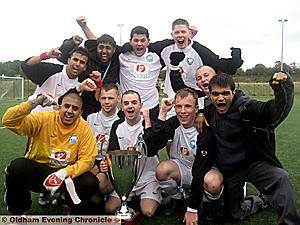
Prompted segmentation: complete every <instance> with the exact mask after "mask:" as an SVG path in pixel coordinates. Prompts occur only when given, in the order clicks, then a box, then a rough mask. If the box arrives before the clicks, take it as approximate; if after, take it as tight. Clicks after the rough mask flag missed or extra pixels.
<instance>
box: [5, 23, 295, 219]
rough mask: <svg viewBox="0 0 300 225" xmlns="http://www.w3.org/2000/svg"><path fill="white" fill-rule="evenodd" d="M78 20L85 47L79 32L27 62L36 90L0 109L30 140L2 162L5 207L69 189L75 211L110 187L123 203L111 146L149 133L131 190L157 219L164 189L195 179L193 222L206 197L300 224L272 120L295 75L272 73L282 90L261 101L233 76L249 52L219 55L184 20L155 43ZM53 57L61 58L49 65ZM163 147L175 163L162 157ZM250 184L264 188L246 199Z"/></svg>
mask: <svg viewBox="0 0 300 225" xmlns="http://www.w3.org/2000/svg"><path fill="white" fill-rule="evenodd" d="M77 23H78V24H79V25H80V26H81V28H82V30H83V32H84V33H85V35H86V37H87V39H88V40H87V41H85V43H84V45H85V47H79V45H80V44H81V42H82V41H83V39H82V38H81V37H79V36H74V37H72V38H70V39H67V40H65V41H64V42H63V44H62V46H61V47H60V48H53V49H51V50H50V51H48V52H45V53H42V54H41V55H39V56H33V57H30V58H29V59H27V60H26V61H25V62H24V63H23V64H22V70H23V71H24V73H25V74H26V76H27V77H28V78H29V79H30V80H31V81H33V82H34V83H36V84H38V87H37V89H36V91H35V94H34V95H33V96H31V97H30V98H29V99H28V101H27V102H23V103H21V104H20V105H18V106H15V107H12V108H9V109H8V110H7V112H6V113H5V115H4V116H3V119H2V120H3V124H4V125H5V126H6V127H7V128H8V129H11V130H12V131H13V132H15V133H18V134H19V135H25V136H28V137H29V138H28V147H27V150H26V155H25V157H21V158H17V159H15V160H13V161H12V162H11V163H10V165H9V166H8V167H7V168H6V170H5V174H6V182H5V188H6V193H5V201H6V204H7V210H8V212H10V213H11V214H24V213H26V212H27V211H29V210H30V207H31V194H30V191H34V192H39V193H43V195H42V196H41V197H45V196H46V195H47V194H49V193H50V194H53V193H55V192H60V193H63V195H62V197H63V198H64V200H65V202H66V203H67V204H68V205H69V206H70V207H71V209H72V213H77V212H78V210H80V206H81V205H82V204H83V203H84V202H86V201H88V200H89V199H90V198H91V197H92V196H93V195H94V194H95V193H97V192H99V191H100V192H101V193H103V194H106V195H107V201H106V205H105V210H106V211H107V212H108V213H113V212H115V211H117V210H118V208H119V207H120V204H121V201H120V199H119V197H118V196H117V194H116V193H115V192H114V191H113V187H112V184H111V183H110V181H109V179H108V176H107V172H108V170H109V164H108V163H107V159H106V157H105V155H103V153H102V151H103V150H105V149H106V148H107V149H108V151H113V150H118V149H124V150H126V149H128V150H129V149H131V150H136V149H138V147H137V142H138V140H139V139H140V138H141V137H142V139H143V140H144V141H145V143H146V145H147V147H148V156H147V161H146V165H145V169H144V170H143V173H142V176H141V178H140V179H139V181H138V183H137V184H136V185H135V186H134V188H133V190H132V192H131V193H130V196H129V197H133V196H135V195H136V196H139V197H140V199H141V201H140V209H141V212H142V214H143V215H145V216H148V217H151V216H152V215H154V213H155V211H156V209H157V207H158V206H159V204H161V201H162V198H163V199H165V200H163V201H166V199H169V201H170V203H174V202H176V200H178V199H181V198H183V197H184V196H185V191H184V190H185V189H186V188H190V193H189V195H188V208H187V212H186V214H185V218H184V220H185V222H186V224H197V223H198V220H201V218H198V209H199V207H200V205H201V202H202V201H215V200H217V199H219V198H223V201H224V205H225V207H224V208H225V213H226V215H229V216H230V217H231V218H233V219H238V220H241V219H244V218H245V217H247V216H249V215H251V214H253V213H256V212H258V211H260V210H262V209H263V208H264V207H265V206H266V205H271V206H272V207H273V208H274V209H275V210H276V212H277V214H278V224H300V217H299V214H298V213H297V209H296V194H295V191H294V190H293V187H292V184H291V183H290V181H289V178H288V173H287V172H286V171H285V170H284V169H283V168H282V165H281V163H280V162H279V160H278V159H277V158H276V152H275V134H274V129H275V128H276V127H277V126H278V125H279V124H280V122H282V121H283V120H284V119H285V118H286V117H287V115H288V113H289V112H290V110H291V108H292V105H293V97H294V93H293V91H294V89H293V82H292V80H291V77H290V76H289V75H288V74H286V73H284V72H278V73H275V74H274V76H273V77H272V78H271V80H270V86H271V87H272V89H273V90H274V94H275V98H274V99H272V100H269V101H267V102H261V101H257V100H253V99H250V98H249V97H248V96H246V95H245V94H244V93H243V92H242V91H236V90H235V84H234V81H233V80H232V78H231V76H230V75H228V74H234V73H235V72H236V70H237V69H238V68H239V67H240V66H241V65H242V63H243V61H242V59H241V51H240V49H238V48H232V49H231V50H232V52H231V56H232V57H231V58H228V59H224V58H219V56H217V55H215V54H214V53H213V52H212V51H210V50H209V49H208V48H206V47H205V46H203V45H201V44H199V43H198V42H196V41H193V39H192V38H193V36H194V35H195V34H196V33H197V31H196V30H195V29H193V30H192V32H191V30H190V26H189V24H188V22H187V21H186V20H184V19H177V20H175V21H174V22H173V23H172V37H173V39H172V40H169V39H166V40H163V41H158V42H154V43H150V39H149V33H148V30H147V29H146V28H144V27H142V26H137V27H135V28H133V29H132V31H131V34H130V42H129V43H126V44H125V45H123V46H122V47H121V46H117V45H116V43H115V41H114V39H113V38H112V37H111V36H110V35H107V34H104V35H102V36H101V37H100V38H97V37H96V36H95V35H94V34H93V32H92V31H91V30H90V29H89V28H88V26H87V24H86V19H85V18H84V17H78V18H77ZM49 58H56V59H58V60H59V61H61V62H63V63H64V65H61V64H53V63H49V62H43V61H44V60H46V59H49ZM164 67H166V78H165V92H166V94H167V95H168V98H164V99H162V102H161V104H160V106H159V102H158V100H159V93H158V91H157V89H156V83H157V79H158V75H159V72H160V70H161V69H162V68H164ZM116 83H118V85H116ZM49 94H51V96H52V97H53V98H54V99H56V100H54V99H53V98H52V97H49ZM119 94H121V99H120V97H119ZM119 102H120V109H121V110H119V109H118V108H117V105H118V103H119ZM52 109H53V110H52ZM172 110H173V112H172ZM41 111H48V112H41ZM85 120H86V121H85ZM97 146H98V148H97ZM164 147H166V149H167V151H168V155H169V160H166V161H161V162H159V159H158V156H157V154H158V151H159V150H160V149H162V148H164ZM99 150H101V151H99ZM95 159H96V160H95ZM125 179H126V178H125ZM245 182H250V183H252V184H253V185H254V186H255V187H256V188H257V189H258V190H259V191H260V193H261V195H260V196H248V197H245V196H244V194H243V186H244V184H245ZM42 200H43V199H41V203H42V202H43V201H42Z"/></svg>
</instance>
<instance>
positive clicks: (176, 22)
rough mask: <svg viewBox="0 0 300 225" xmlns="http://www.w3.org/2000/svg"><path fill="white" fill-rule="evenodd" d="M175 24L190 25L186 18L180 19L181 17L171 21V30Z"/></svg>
mask: <svg viewBox="0 0 300 225" xmlns="http://www.w3.org/2000/svg"><path fill="white" fill-rule="evenodd" d="M176 25H186V26H187V27H190V24H189V22H188V21H187V20H185V19H181V18H178V19H176V20H174V21H173V23H172V30H173V29H174V27H175V26H176Z"/></svg>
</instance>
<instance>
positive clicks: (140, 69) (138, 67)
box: [133, 64, 149, 78]
mask: <svg viewBox="0 0 300 225" xmlns="http://www.w3.org/2000/svg"><path fill="white" fill-rule="evenodd" d="M133 75H134V76H135V77H136V78H147V77H148V76H149V68H148V65H147V64H135V65H134V70H133Z"/></svg>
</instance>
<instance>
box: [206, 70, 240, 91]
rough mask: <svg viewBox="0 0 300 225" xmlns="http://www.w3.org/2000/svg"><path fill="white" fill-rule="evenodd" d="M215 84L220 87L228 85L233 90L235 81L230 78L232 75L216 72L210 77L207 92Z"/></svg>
mask: <svg viewBox="0 0 300 225" xmlns="http://www.w3.org/2000/svg"><path fill="white" fill-rule="evenodd" d="M214 85H217V86H219V87H222V88H227V87H230V90H231V91H234V90H235V83H234V80H233V79H232V76H230V75H228V74H226V73H222V74H217V75H215V76H213V78H211V80H210V82H209V85H208V89H209V92H211V89H212V86H214Z"/></svg>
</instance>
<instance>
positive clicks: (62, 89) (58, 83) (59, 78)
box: [32, 65, 79, 112]
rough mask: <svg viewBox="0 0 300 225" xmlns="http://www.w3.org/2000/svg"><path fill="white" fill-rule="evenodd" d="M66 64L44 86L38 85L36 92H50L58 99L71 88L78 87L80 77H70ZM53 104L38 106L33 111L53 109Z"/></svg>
mask: <svg viewBox="0 0 300 225" xmlns="http://www.w3.org/2000/svg"><path fill="white" fill-rule="evenodd" d="M66 67H67V66H66V65H65V66H64V67H63V70H62V71H61V72H59V73H56V74H54V75H52V76H51V77H49V78H48V79H47V80H46V81H45V82H44V83H43V85H42V86H40V87H39V86H38V87H37V88H36V90H35V92H34V94H41V93H49V94H51V95H52V96H53V97H54V98H55V100H56V101H57V100H58V98H59V97H60V96H61V95H63V94H64V93H66V92H67V91H68V90H69V89H71V88H74V87H76V86H77V85H78V84H79V82H78V77H77V78H75V79H70V78H69V77H68V75H67V72H66ZM52 109H53V106H47V107H42V106H37V107H36V108H35V109H33V110H32V112H45V111H49V110H52Z"/></svg>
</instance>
